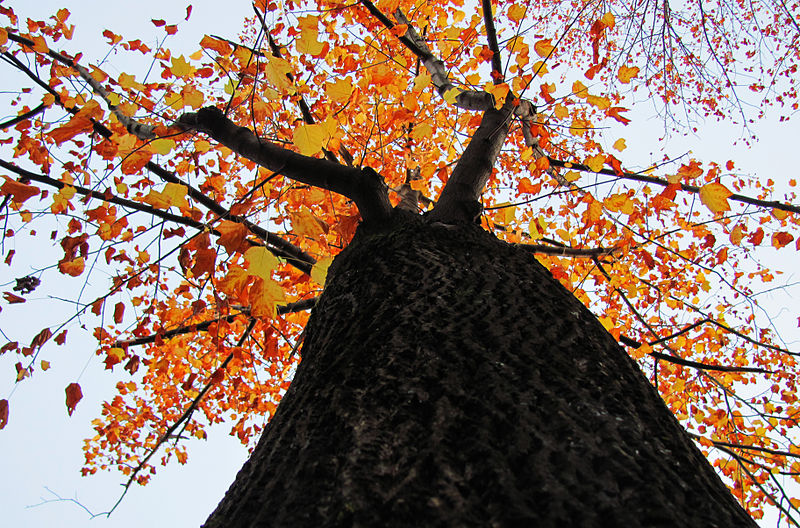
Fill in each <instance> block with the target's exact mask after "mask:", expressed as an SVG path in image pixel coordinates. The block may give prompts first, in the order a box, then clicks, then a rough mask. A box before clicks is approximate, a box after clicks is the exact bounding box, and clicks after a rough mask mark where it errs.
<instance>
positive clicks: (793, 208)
mask: <svg viewBox="0 0 800 528" xmlns="http://www.w3.org/2000/svg"><path fill="white" fill-rule="evenodd" d="M548 160H550V165H552V166H555V167H564V168H568V169H572V170H577V171H581V172H596V173H597V174H606V175H608V176H616V177H617V178H621V179H625V180H635V181H640V182H645V183H653V184H655V185H661V186H662V187H668V186H670V185H676V184H673V183H670V182H669V181H667V180H664V179H661V178H656V177H655V176H646V175H644V174H639V173H635V172H624V171H623V172H617V171H615V170H613V169H600V170H599V171H593V170H592V169H591V168H589V166H588V165H584V164H582V163H572V162H569V161H561V160H557V159H553V158H548ZM677 185H680V188H681V190H683V191H688V192H691V193H699V192H700V187H697V186H696V185H688V184H686V183H680V184H677ZM728 200H733V201H736V202H742V203H746V204H750V205H756V206H758V207H764V208H772V209H778V210H781V211H787V212H790V213H800V206H797V205H792V204H786V203H782V202H777V201H770V200H759V199H758V198H751V197H749V196H744V195H741V194H731V195H730V196H729V197H728Z"/></svg>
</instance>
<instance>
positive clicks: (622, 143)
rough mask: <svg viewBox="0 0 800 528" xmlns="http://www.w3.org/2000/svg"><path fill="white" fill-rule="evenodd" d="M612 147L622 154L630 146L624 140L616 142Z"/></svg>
mask: <svg viewBox="0 0 800 528" xmlns="http://www.w3.org/2000/svg"><path fill="white" fill-rule="evenodd" d="M612 146H613V147H614V150H618V151H620V152H622V151H623V150H625V149H626V148H628V145H626V144H625V140H624V139H622V138H619V139H618V140H616V141H615V142H614V145H612Z"/></svg>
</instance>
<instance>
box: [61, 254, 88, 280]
mask: <svg viewBox="0 0 800 528" xmlns="http://www.w3.org/2000/svg"><path fill="white" fill-rule="evenodd" d="M85 267H86V262H85V261H84V260H83V257H77V258H74V259H71V260H62V261H61V262H59V263H58V271H60V272H61V273H63V274H64V275H69V276H71V277H77V276H78V275H80V274H81V273H83V270H84V268H85Z"/></svg>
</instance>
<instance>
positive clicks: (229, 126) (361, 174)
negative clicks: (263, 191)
mask: <svg viewBox="0 0 800 528" xmlns="http://www.w3.org/2000/svg"><path fill="white" fill-rule="evenodd" d="M176 124H177V125H178V126H181V127H183V128H184V129H186V130H195V131H198V132H203V133H205V134H207V135H208V136H210V137H211V138H213V139H214V140H215V141H217V142H219V143H221V144H222V145H225V146H226V147H228V148H229V149H231V150H232V151H234V152H236V153H237V154H239V155H240V156H244V157H245V158H247V159H249V160H251V161H254V162H255V163H258V164H259V165H261V166H263V167H266V168H267V169H269V170H273V171H277V172H280V173H281V174H283V175H284V176H285V177H287V178H290V179H292V180H295V181H298V182H300V183H305V184H308V185H313V186H315V187H320V188H322V189H327V190H329V191H333V192H335V193H339V194H341V195H343V196H346V197H347V198H350V199H351V200H353V202H355V204H356V206H357V207H358V210H359V212H360V213H361V217H362V218H363V219H364V221H375V222H380V221H382V220H383V219H385V218H388V216H389V215H390V214H391V210H392V206H391V203H389V194H388V192H387V189H386V183H385V182H384V181H383V178H382V177H381V176H380V175H379V174H378V173H377V172H375V171H374V170H372V169H371V168H369V167H366V168H364V169H358V168H355V167H347V166H344V165H340V164H337V163H333V162H331V161H329V160H324V159H319V158H312V157H309V156H304V155H302V154H299V153H297V152H293V151H291V150H287V149H284V148H282V147H279V146H277V145H275V144H273V143H270V142H269V141H266V140H263V139H261V138H259V137H258V136H256V135H255V134H254V133H253V132H252V131H251V130H250V129H248V128H245V127H240V126H238V125H237V124H235V123H234V122H233V121H231V120H230V119H228V118H227V117H226V116H225V115H224V114H223V113H222V111H221V110H220V109H218V108H215V107H206V108H202V109H200V110H199V111H198V112H196V113H195V112H190V113H186V114H183V115H182V116H181V117H180V118H179V119H178V121H177V122H176Z"/></svg>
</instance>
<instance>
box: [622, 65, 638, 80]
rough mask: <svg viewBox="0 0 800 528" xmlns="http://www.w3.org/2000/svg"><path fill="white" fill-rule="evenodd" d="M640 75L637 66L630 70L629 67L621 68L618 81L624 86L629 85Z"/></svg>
mask: <svg viewBox="0 0 800 528" xmlns="http://www.w3.org/2000/svg"><path fill="white" fill-rule="evenodd" d="M637 75H639V68H637V67H636V66H634V67H632V68H629V67H628V66H620V68H619V71H618V72H617V79H619V81H620V82H621V83H623V84H628V83H629V82H631V79H633V78H634V77H636V76H637Z"/></svg>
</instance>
